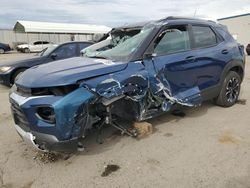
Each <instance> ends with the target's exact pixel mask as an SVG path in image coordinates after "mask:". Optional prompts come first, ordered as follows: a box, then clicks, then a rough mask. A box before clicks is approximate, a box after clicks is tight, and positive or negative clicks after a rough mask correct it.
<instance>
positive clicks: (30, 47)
mask: <svg viewBox="0 0 250 188" xmlns="http://www.w3.org/2000/svg"><path fill="white" fill-rule="evenodd" d="M51 45H52V43H51V42H48V41H35V42H32V43H31V44H21V45H18V46H17V47H16V49H17V51H20V52H23V53H30V52H41V51H42V50H44V49H45V48H48V47H49V46H51Z"/></svg>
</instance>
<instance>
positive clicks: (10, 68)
mask: <svg viewBox="0 0 250 188" xmlns="http://www.w3.org/2000/svg"><path fill="white" fill-rule="evenodd" d="M91 44H92V43H91V42H68V43H64V44H61V45H51V46H49V47H47V48H46V49H44V50H43V51H42V52H41V53H39V54H37V55H36V56H35V57H32V58H30V59H24V60H20V61H14V62H9V63H5V64H1V66H0V83H2V84H4V85H7V86H10V85H12V84H13V83H14V81H15V79H16V78H17V77H18V76H19V75H20V74H21V73H23V72H24V71H25V70H26V69H28V68H30V67H33V66H37V65H41V64H45V63H49V62H52V61H56V60H61V59H66V58H71V57H76V56H80V51H81V50H82V49H83V48H86V47H87V46H89V45H91Z"/></svg>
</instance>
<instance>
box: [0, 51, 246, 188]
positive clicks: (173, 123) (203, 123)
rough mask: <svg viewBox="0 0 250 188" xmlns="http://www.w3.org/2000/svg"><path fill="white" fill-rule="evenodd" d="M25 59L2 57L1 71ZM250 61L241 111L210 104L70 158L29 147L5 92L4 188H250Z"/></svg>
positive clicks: (1, 116)
mask: <svg viewBox="0 0 250 188" xmlns="http://www.w3.org/2000/svg"><path fill="white" fill-rule="evenodd" d="M27 56H31V55H27V54H17V53H11V54H5V55H0V65H1V63H3V62H5V61H9V60H17V59H21V58H25V57H27ZM247 61H248V62H249V63H250V58H249V57H248V58H247ZM248 62H247V66H246V76H245V80H244V82H243V85H242V92H241V96H240V101H239V102H238V104H236V105H235V106H233V107H231V108H222V107H218V106H215V105H213V104H212V103H211V102H206V103H204V104H203V105H202V106H201V107H198V108H193V109H185V110H184V111H183V113H179V114H177V115H179V116H174V115H171V114H166V115H163V116H161V117H158V118H155V119H153V120H151V121H150V123H152V124H153V127H154V132H153V133H152V134H151V135H149V136H147V137H145V138H142V139H139V140H136V139H133V138H130V137H128V136H120V135H119V134H117V133H114V134H111V135H110V134H107V135H106V137H105V142H104V144H102V145H99V144H96V143H95V137H94V136H92V137H90V138H88V139H87V140H86V145H85V146H86V150H85V151H84V152H78V153H76V154H73V155H71V156H60V155H52V154H43V153H39V152H37V151H35V150H33V149H31V148H30V147H28V146H27V145H26V144H25V143H23V141H22V140H21V138H20V137H19V136H18V134H17V133H16V131H15V129H14V126H13V125H14V124H13V120H12V117H11V114H10V107H9V102H8V92H9V88H7V87H5V86H0V187H8V188H9V187H25V188H27V187H102V188H104V187H108V188H110V187H132V188H133V187H138V188H142V187H164V188H165V187H174V188H175V187H178V188H179V187H180V188H182V187H183V188H195V187H213V188H217V187H223V188H224V187H225V188H246V187H250V112H249V111H250V110H249V107H250V87H249V86H250V66H249V65H248ZM105 167H106V169H105ZM105 170H106V171H105Z"/></svg>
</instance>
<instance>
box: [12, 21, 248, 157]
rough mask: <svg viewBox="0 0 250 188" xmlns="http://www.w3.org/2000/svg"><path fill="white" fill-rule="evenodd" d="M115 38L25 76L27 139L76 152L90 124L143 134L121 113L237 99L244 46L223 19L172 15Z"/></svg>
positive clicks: (18, 101)
mask: <svg viewBox="0 0 250 188" xmlns="http://www.w3.org/2000/svg"><path fill="white" fill-rule="evenodd" d="M113 44H114V46H113V48H110V49H108V50H103V51H98V52H96V53H94V52H91V53H90V54H87V53H86V54H85V55H84V57H75V58H71V59H67V60H62V61H58V62H54V63H50V64H46V65H41V66H38V67H34V68H32V69H29V70H27V71H25V72H24V73H23V74H22V75H21V76H20V78H19V79H18V80H17V81H16V85H14V86H13V88H12V91H11V92H10V102H11V109H12V113H13V117H14V121H15V128H16V130H17V132H18V133H19V134H20V135H21V136H22V137H23V139H24V140H25V141H27V142H28V143H31V144H32V145H33V146H34V147H35V148H37V149H40V150H45V151H59V152H70V151H75V150H77V149H78V148H79V147H80V148H81V147H82V145H83V144H84V139H83V138H84V137H86V136H87V135H88V134H87V133H88V130H90V129H94V130H95V129H96V131H97V132H98V134H97V135H99V137H98V138H99V139H98V140H99V141H101V139H100V138H101V137H100V135H101V133H100V132H101V130H102V128H103V126H104V125H109V126H113V127H115V128H117V129H118V130H120V131H122V132H123V133H126V134H128V135H130V136H136V135H137V131H136V129H135V128H129V127H127V126H125V124H123V123H121V122H122V121H117V120H126V121H131V122H133V121H144V120H146V119H150V118H152V117H156V116H158V115H160V114H163V113H166V112H168V111H170V110H171V109H172V108H173V107H174V106H176V105H177V106H178V105H182V106H188V107H196V106H199V105H201V103H202V101H205V100H208V99H213V100H214V101H215V102H216V104H218V105H220V106H223V107H230V106H232V105H234V104H235V102H236V101H237V99H238V96H239V93H240V86H241V82H242V80H243V78H244V67H245V55H244V49H243V48H242V46H240V45H238V44H237V42H236V41H235V40H234V39H233V37H232V36H231V35H230V34H229V32H228V31H227V30H226V29H225V28H224V27H223V26H222V25H220V24H217V23H215V22H211V21H204V20H197V19H187V18H175V17H168V18H166V19H162V20H159V21H154V22H150V23H148V24H146V25H145V26H144V27H143V29H142V30H141V31H140V33H138V34H136V35H134V36H133V37H131V38H129V39H127V40H124V41H118V42H116V43H113ZM126 125H127V124H126Z"/></svg>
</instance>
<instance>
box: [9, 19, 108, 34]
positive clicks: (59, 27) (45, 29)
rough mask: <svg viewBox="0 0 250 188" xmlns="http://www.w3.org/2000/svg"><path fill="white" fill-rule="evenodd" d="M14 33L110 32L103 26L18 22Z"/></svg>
mask: <svg viewBox="0 0 250 188" xmlns="http://www.w3.org/2000/svg"><path fill="white" fill-rule="evenodd" d="M13 30H14V31H16V32H27V33H72V34H76V33H77V34H80V33H85V34H103V33H107V32H109V31H110V30H111V28H110V27H107V26H104V25H88V24H71V23H52V22H33V21H21V20H18V21H17V22H16V24H15V26H14V29H13Z"/></svg>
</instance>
